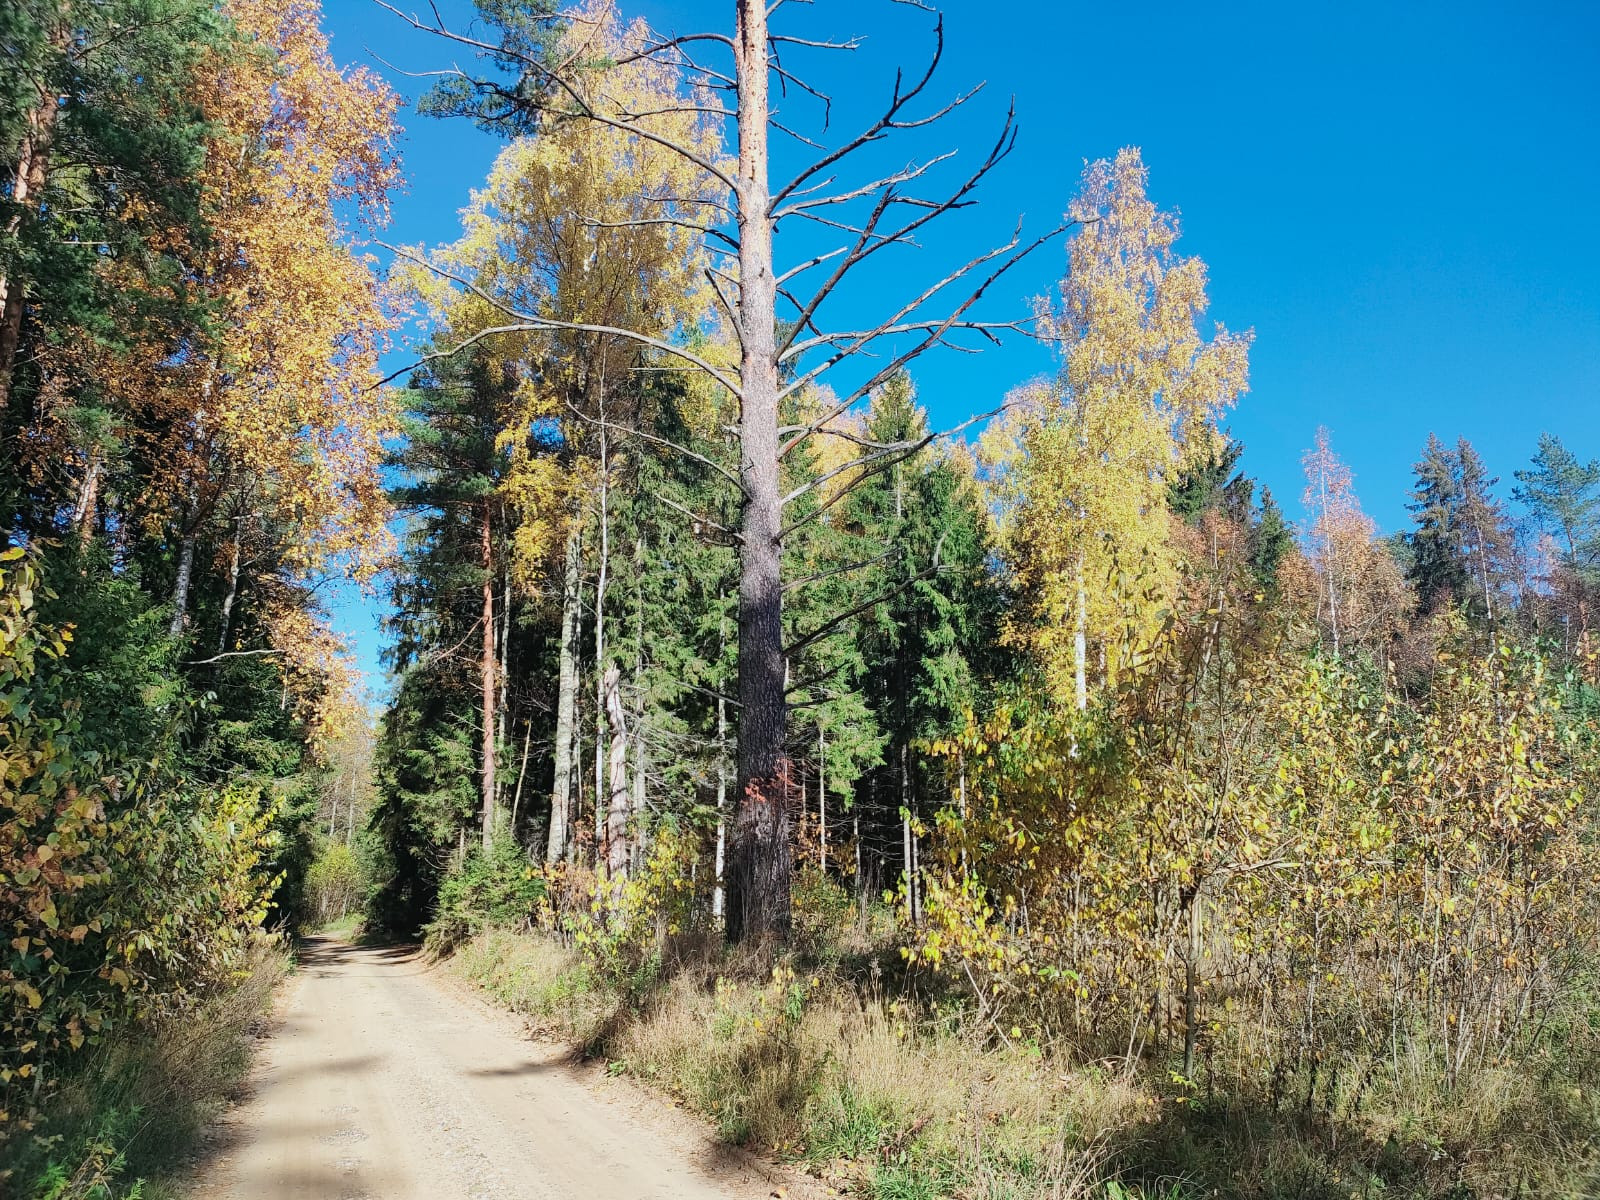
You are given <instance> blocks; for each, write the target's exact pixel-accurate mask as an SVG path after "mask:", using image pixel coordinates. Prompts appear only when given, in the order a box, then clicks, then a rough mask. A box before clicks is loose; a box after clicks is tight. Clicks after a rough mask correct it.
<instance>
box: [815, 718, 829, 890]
mask: <svg viewBox="0 0 1600 1200" xmlns="http://www.w3.org/2000/svg"><path fill="white" fill-rule="evenodd" d="M817 870H819V871H821V872H822V873H823V874H827V871H828V731H827V730H826V729H824V728H823V727H822V725H821V724H818V725H817Z"/></svg>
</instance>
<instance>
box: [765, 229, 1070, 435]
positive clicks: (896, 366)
mask: <svg viewBox="0 0 1600 1200" xmlns="http://www.w3.org/2000/svg"><path fill="white" fill-rule="evenodd" d="M1068 228H1070V224H1063V225H1058V226H1056V227H1055V228H1054V229H1052V230H1050V231H1049V232H1047V233H1044V234H1041V235H1040V236H1039V237H1037V238H1035V239H1034V240H1033V241H1032V242H1030V243H1029V244H1028V245H1026V246H1024V247H1022V248H1021V249H1020V250H1017V251H1016V252H1015V253H1013V254H1012V255H1011V257H1010V258H1008V259H1007V260H1006V261H1005V262H1003V263H1001V264H1000V266H998V267H997V268H996V269H995V270H993V271H992V272H990V273H989V275H988V277H987V278H985V279H984V280H983V282H982V283H980V284H979V285H978V286H977V287H976V288H975V289H973V291H972V292H971V293H970V294H969V295H968V296H967V298H966V300H964V301H963V302H962V303H961V305H960V306H959V307H958V308H956V310H955V311H954V312H952V313H951V314H950V315H949V316H948V317H946V318H945V319H944V320H943V321H942V322H940V323H939V325H938V326H937V327H935V328H934V329H933V330H932V331H931V332H929V333H928V335H927V336H926V337H925V338H923V339H922V340H921V341H920V342H918V343H917V344H916V345H914V346H912V347H911V348H910V349H909V350H906V351H904V352H902V353H901V354H899V355H897V356H896V357H895V358H894V359H893V360H892V361H891V362H890V363H889V364H888V365H887V366H885V367H883V368H882V369H881V370H879V371H878V372H877V373H876V374H875V375H873V376H872V378H871V379H869V380H867V381H866V382H865V383H864V384H862V385H861V386H860V387H858V388H856V389H855V390H854V391H853V392H851V393H850V394H849V395H848V396H846V397H845V398H844V399H843V400H841V401H840V402H839V403H838V404H837V405H836V406H835V407H834V408H833V409H832V410H831V411H830V412H829V413H828V414H826V415H824V416H823V417H821V418H819V419H818V420H817V421H815V422H813V423H812V425H811V426H810V427H809V428H808V429H807V431H806V432H804V433H800V434H796V435H795V436H794V437H793V438H791V439H790V440H789V441H788V442H786V443H785V444H784V445H783V446H782V447H781V448H780V450H779V452H778V453H779V457H780V458H781V457H782V456H784V455H786V454H788V453H789V451H790V450H792V449H794V447H795V446H797V445H798V444H800V442H802V441H804V440H805V439H806V438H808V437H810V436H811V434H812V433H814V432H816V430H817V429H819V428H821V427H822V426H823V425H826V424H827V423H828V422H829V421H831V420H833V419H834V418H835V417H837V416H838V415H839V414H841V413H843V412H845V411H847V410H848V409H849V408H850V406H851V405H853V404H854V403H855V402H856V401H857V400H859V399H861V397H863V396H865V395H867V394H868V393H869V392H870V391H871V390H872V389H873V388H875V387H877V386H879V385H880V384H881V383H883V382H884V381H885V380H887V379H889V378H891V377H892V376H893V375H894V374H895V372H896V371H898V370H900V369H901V368H902V367H904V366H905V365H906V364H907V363H909V362H911V361H912V360H913V359H915V358H917V357H919V356H920V355H922V354H924V353H926V352H927V351H928V350H929V349H931V348H932V347H933V346H935V345H938V344H940V343H941V342H943V341H944V338H945V336H946V335H947V334H948V333H950V332H952V331H954V330H959V329H961V328H963V327H964V324H965V323H963V322H962V319H961V318H962V315H963V314H964V313H965V312H966V311H967V310H968V309H970V308H971V307H972V306H973V305H974V304H976V303H977V302H978V301H979V300H980V299H982V298H983V295H984V293H985V292H987V291H988V290H989V288H990V287H991V286H992V285H993V284H994V282H995V280H997V279H999V278H1000V277H1001V276H1003V275H1004V274H1005V273H1006V272H1007V271H1009V270H1011V268H1012V267H1014V266H1016V265H1017V263H1019V262H1021V261H1022V260H1023V259H1024V258H1026V257H1027V256H1028V255H1030V254H1032V253H1033V252H1034V251H1035V250H1037V249H1038V248H1039V247H1040V246H1042V245H1044V244H1045V243H1046V242H1049V241H1052V240H1054V239H1055V238H1057V237H1059V236H1061V234H1063V233H1065V232H1066V230H1067V229H1068ZM1019 229H1020V226H1019ZM1017 241H1018V238H1017V237H1016V236H1013V237H1012V240H1011V242H1010V243H1009V244H1008V245H1006V246H1004V247H1001V248H1000V250H998V251H990V252H989V253H988V254H984V255H980V256H979V257H978V258H976V259H974V260H973V261H972V262H970V263H968V264H967V265H966V266H964V267H962V268H960V269H959V270H957V271H956V272H955V273H954V274H952V275H950V276H948V277H946V278H945V279H944V280H942V281H941V282H939V283H938V284H935V285H934V287H933V288H931V289H929V290H928V291H927V292H924V293H923V297H922V298H921V299H919V300H917V301H914V302H913V303H912V304H911V305H910V306H909V308H902V309H901V311H900V312H899V313H897V314H895V316H894V317H892V318H890V319H889V320H887V321H885V322H884V323H883V325H882V326H880V328H886V327H888V326H891V325H894V324H897V323H899V321H900V320H901V319H902V318H903V317H904V315H905V314H906V313H907V312H908V311H913V310H915V309H916V308H918V307H920V305H921V304H922V303H923V302H924V301H925V300H926V299H927V298H929V297H931V296H933V295H935V294H936V293H938V292H939V291H940V290H942V289H943V288H944V287H946V286H948V285H949V284H950V283H952V282H954V281H955V280H957V279H960V278H961V277H963V276H964V275H966V274H968V273H969V272H970V271H971V270H972V269H973V268H974V267H976V266H978V265H979V264H981V263H983V262H987V261H990V260H992V259H994V258H995V257H996V256H997V255H998V254H1003V253H1005V252H1006V251H1007V250H1010V249H1012V248H1013V247H1015V246H1016V245H1017ZM974 324H976V323H974ZM871 340H872V339H871V338H870V337H869V338H868V339H866V341H871ZM866 341H864V342H862V343H861V345H865V344H866ZM859 348H860V347H859V346H857V347H854V348H852V347H846V348H845V349H842V350H839V351H836V352H835V353H834V354H832V355H830V356H829V357H828V359H827V360H826V362H825V363H824V364H823V365H821V366H819V367H817V368H814V369H813V370H811V371H808V372H807V373H806V374H805V375H802V376H801V377H800V378H799V379H797V380H796V381H795V382H794V383H792V384H791V385H789V387H787V388H785V389H784V395H788V394H790V393H792V392H794V391H796V390H798V389H799V388H801V387H805V386H807V385H808V384H810V383H811V382H812V380H814V379H815V378H816V377H817V376H818V375H820V374H821V373H822V371H824V370H826V369H827V367H829V366H831V365H833V364H834V363H837V362H839V361H840V360H841V359H844V358H847V357H849V356H850V355H851V354H853V353H856V352H858V350H859Z"/></svg>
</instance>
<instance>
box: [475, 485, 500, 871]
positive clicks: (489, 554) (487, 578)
mask: <svg viewBox="0 0 1600 1200" xmlns="http://www.w3.org/2000/svg"><path fill="white" fill-rule="evenodd" d="M478 520H479V526H478V552H479V555H480V558H481V565H482V567H483V617H482V625H483V650H482V654H481V656H480V658H481V662H480V674H481V675H482V684H483V742H482V745H481V747H480V751H479V752H480V755H481V758H482V763H481V766H480V768H479V769H480V772H481V775H480V784H479V787H480V790H481V792H482V805H483V812H482V814H481V815H482V822H481V829H480V833H481V836H482V839H483V848H484V849H485V850H488V849H490V848H491V847H492V846H493V844H494V816H495V793H494V789H495V771H494V769H495V761H494V760H495V708H496V703H495V701H496V699H497V698H498V689H497V688H496V686H495V675H496V670H495V666H496V663H495V654H494V649H495V647H494V582H495V580H494V507H493V505H492V504H491V503H490V502H489V501H488V500H485V501H484V502H483V504H482V505H481V506H480V514H479V518H478Z"/></svg>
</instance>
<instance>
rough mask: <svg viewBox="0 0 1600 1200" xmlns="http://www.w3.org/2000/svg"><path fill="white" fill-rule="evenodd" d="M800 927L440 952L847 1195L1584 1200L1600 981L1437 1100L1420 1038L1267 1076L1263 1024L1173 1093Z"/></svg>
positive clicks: (657, 919) (1152, 1068)
mask: <svg viewBox="0 0 1600 1200" xmlns="http://www.w3.org/2000/svg"><path fill="white" fill-rule="evenodd" d="M683 911H685V912H687V911H688V910H687V909H684V910H683ZM548 915H549V913H548V910H547V911H546V916H547V917H548ZM796 922H797V929H798V930H799V933H798V935H797V938H796V943H795V948H794V949H792V950H790V951H787V952H784V953H782V954H779V955H776V956H773V955H770V954H767V955H763V954H761V953H758V952H754V951H751V950H749V949H745V950H742V951H729V950H728V949H727V948H726V947H725V946H724V945H723V943H722V941H721V939H720V938H717V937H714V936H711V935H709V933H707V932H705V931H697V930H683V929H678V930H677V931H676V932H668V930H669V929H672V928H674V925H673V918H672V917H671V915H670V913H669V914H667V915H663V912H662V910H660V909H652V910H651V912H650V913H649V920H648V922H647V923H648V925H649V926H650V930H651V932H650V933H649V934H645V935H643V936H641V937H640V938H638V939H637V940H634V941H632V942H629V943H628V944H626V945H618V944H611V945H606V946H601V945H597V944H596V943H595V942H594V941H593V940H591V939H589V938H586V937H585V934H584V926H585V920H584V919H583V918H582V917H580V918H579V919H578V920H577V921H576V922H571V921H569V922H567V923H566V926H565V930H564V931H563V929H561V928H559V927H557V928H551V927H548V926H547V927H545V928H533V927H530V926H528V925H526V924H524V925H523V926H522V927H521V928H509V927H506V926H505V925H495V924H493V923H488V924H485V925H482V926H480V927H479V928H478V929H477V931H476V932H475V933H470V934H467V935H466V938H465V940H464V941H462V942H460V943H459V944H456V945H453V946H452V945H449V944H448V939H446V940H444V941H443V942H441V941H439V940H437V939H436V948H438V949H440V950H441V951H443V952H445V953H447V954H448V955H449V962H450V968H451V969H452V970H453V971H454V972H455V973H457V974H458V975H460V976H461V977H463V978H465V979H467V980H469V981H470V982H472V983H473V984H475V985H477V986H478V987H480V988H482V989H483V990H484V991H485V992H487V993H488V994H489V996H491V997H492V998H493V999H494V1000H495V1001H496V1002H498V1003H499V1004H501V1005H503V1006H505V1007H506V1008H508V1009H510V1010H511V1011H513V1012H516V1013H518V1014H521V1015H523V1016H525V1017H527V1018H529V1019H530V1021H531V1022H532V1023H533V1024H534V1025H535V1027H536V1028H537V1029H538V1030H539V1031H540V1032H542V1033H544V1034H545V1035H547V1036H550V1037H553V1038H556V1039H559V1040H564V1041H567V1042H570V1043H571V1044H573V1045H574V1046H575V1047H577V1048H579V1049H580V1050H581V1052H582V1053H583V1054H584V1055H585V1056H586V1057H590V1058H599V1059H603V1060H604V1061H605V1062H606V1064H607V1067H608V1069H609V1070H610V1071H611V1072H612V1073H615V1074H627V1075H630V1076H633V1077H635V1078H637V1079H640V1080H643V1081H645V1082H646V1083H648V1084H649V1085H651V1086H653V1087H656V1088H658V1089H660V1090H661V1091H663V1092H664V1093H666V1094H668V1095H670V1096H672V1097H674V1098H675V1099H677V1100H679V1101H681V1102H682V1103H683V1104H684V1105H685V1106H687V1107H688V1108H689V1109H691V1110H692V1111H694V1112H695V1113H697V1114H699V1115H700V1116H701V1117H703V1118H705V1119H706V1120H707V1121H708V1122H710V1123H711V1124H712V1125H713V1126H714V1127H715V1129H716V1132H717V1136H718V1137H719V1138H721V1139H722V1140H724V1141H726V1142H728V1143H730V1144H735V1145H740V1146H747V1147H751V1148H753V1149H756V1150H758V1151H761V1152H765V1153H769V1154H772V1155H774V1156H775V1157H777V1158H778V1159H780V1160H782V1161H786V1162H790V1163H793V1164H796V1165H797V1166H798V1167H800V1168H801V1169H803V1170H804V1171H805V1172H807V1173H808V1174H810V1175H812V1176H814V1177H815V1178H817V1179H818V1180H820V1181H821V1182H822V1183H823V1184H824V1185H825V1186H827V1187H830V1188H833V1189H837V1191H838V1193H839V1194H843V1195H851V1196H865V1197H871V1198H873V1200H924V1198H925V1200H935V1198H937V1197H962V1198H965V1197H983V1198H986V1200H988V1198H994V1200H998V1198H1001V1197H1007V1198H1010V1197H1016V1198H1021V1197H1065V1198H1073V1197H1083V1198H1091V1197H1092V1198H1094V1200H1157V1198H1159V1200H1199V1198H1201V1197H1241V1198H1242V1197H1283V1198H1288V1197H1300V1198H1304V1200H1349V1198H1355V1197H1360V1198H1363V1200H1366V1198H1375V1197H1386V1198H1387V1197H1416V1198H1419V1200H1420V1198H1422V1197H1430V1198H1439V1200H1469V1198H1473V1200H1488V1198H1490V1197H1518V1196H1548V1197H1572V1198H1574V1200H1576V1198H1578V1197H1586V1196H1592V1195H1594V1194H1595V1193H1594V1189H1595V1188H1596V1186H1597V1185H1600V1143H1597V1141H1596V1136H1595V1131H1596V1129H1597V1128H1600V1090H1597V1089H1600V1025H1597V1020H1600V993H1597V992H1596V990H1595V988H1596V983H1597V980H1596V978H1595V977H1593V976H1590V977H1588V978H1587V979H1586V980H1584V981H1583V982H1581V983H1579V984H1577V985H1575V986H1574V987H1573V988H1572V991H1571V994H1570V995H1569V996H1568V997H1566V1004H1565V1007H1564V1009H1563V1010H1562V1011H1561V1012H1560V1013H1559V1014H1557V1015H1555V1016H1554V1017H1553V1019H1552V1020H1551V1022H1550V1023H1549V1025H1548V1026H1547V1028H1545V1029H1544V1030H1542V1031H1541V1032H1540V1033H1539V1034H1538V1035H1536V1036H1535V1037H1533V1038H1532V1039H1530V1041H1529V1043H1528V1049H1527V1051H1526V1052H1525V1053H1524V1054H1523V1055H1522V1056H1520V1057H1517V1058H1515V1059H1506V1060H1501V1061H1496V1062H1493V1063H1486V1064H1484V1065H1482V1066H1480V1067H1477V1068H1475V1069H1472V1070H1470V1071H1469V1072H1466V1073H1464V1074H1462V1075H1459V1076H1457V1077H1456V1078H1455V1079H1454V1080H1451V1079H1448V1078H1447V1077H1446V1072H1445V1071H1444V1069H1443V1067H1442V1066H1441V1064H1442V1062H1443V1061H1444V1060H1445V1058H1446V1056H1445V1055H1443V1054H1441V1053H1440V1047H1438V1046H1436V1045H1431V1044H1429V1042H1428V1041H1427V1038H1426V1035H1424V1034H1422V1033H1421V1032H1420V1031H1419V1032H1417V1033H1401V1034H1399V1035H1397V1037H1396V1039H1395V1040H1394V1042H1393V1043H1392V1044H1391V1046H1390V1047H1389V1050H1388V1052H1387V1053H1366V1054H1363V1053H1357V1052H1353V1051H1345V1052H1334V1051H1330V1052H1326V1053H1323V1054H1321V1055H1318V1056H1316V1057H1314V1058H1312V1059H1309V1060H1307V1061H1305V1062H1302V1063H1298V1064H1297V1063H1291V1062H1287V1061H1285V1060H1284V1059H1282V1058H1281V1057H1277V1058H1275V1057H1273V1056H1271V1055H1267V1054H1264V1053H1263V1052H1262V1046H1261V1044H1260V1042H1259V1040H1256V1039H1255V1038H1253V1037H1252V1031H1251V1030H1250V1029H1249V1026H1251V1025H1257V1026H1258V1027H1259V1028H1258V1031H1257V1032H1259V1031H1260V1030H1263V1029H1265V1027H1266V1026H1265V1021H1266V1019H1267V1018H1266V1014H1255V1015H1254V1017H1253V1018H1245V1017H1242V1016H1241V1017H1240V1018H1238V1019H1237V1020H1235V1021H1231V1022H1229V1023H1227V1024H1224V1022H1222V1021H1217V1022H1212V1023H1211V1024H1210V1026H1209V1030H1210V1033H1209V1037H1208V1046H1207V1049H1206V1052H1205V1053H1204V1055H1203V1058H1202V1061H1201V1065H1200V1067H1199V1068H1198V1070H1197V1071H1196V1075H1195V1077H1194V1078H1193V1079H1187V1078H1185V1077H1184V1076H1182V1075H1181V1073H1180V1071H1179V1067H1180V1066H1181V1050H1179V1049H1177V1048H1174V1049H1173V1051H1172V1052H1171V1053H1168V1054H1166V1055H1161V1054H1155V1055H1153V1056H1149V1057H1147V1059H1146V1060H1145V1061H1143V1062H1139V1061H1135V1060H1130V1059H1128V1058H1126V1057H1123V1056H1119V1055H1118V1054H1116V1053H1115V1052H1109V1053H1108V1052H1107V1051H1108V1049H1109V1045H1108V1044H1100V1045H1094V1044H1084V1043H1077V1044H1075V1043H1073V1042H1071V1041H1069V1040H1067V1039H1065V1038H1059V1037H1056V1038H1052V1037H1049V1036H1047V1035H1043V1034H1041V1033H1040V1032H1039V1031H1038V1030H1037V1028H1036V1029H1035V1031H1034V1032H1032V1033H1029V1032H1027V1031H1025V1030H1024V1029H1023V1028H1022V1027H1021V1026H1020V1025H1019V1026H1014V1027H1011V1028H1003V1027H1001V1026H999V1025H997V1024H996V1022H995V1021H994V1020H993V1019H992V1018H990V1017H989V1016H986V1015H985V1014H984V1013H983V1012H982V1011H981V1010H980V1009H979V1008H978V1007H977V1006H975V1005H974V1004H973V1003H972V1002H971V1000H970V997H967V996H963V995H962V994H961V993H960V992H958V991H957V990H955V989H954V988H952V987H951V986H950V985H949V982H948V981H946V980H942V979H941V978H940V977H939V976H938V975H937V974H935V973H934V972H932V971H930V970H928V969H926V968H918V967H916V966H915V965H908V963H907V961H906V955H905V954H903V953H902V952H901V950H900V947H901V945H902V944H903V942H904V935H905V931H904V930H902V929H900V928H899V927H898V923H897V920H896V917H895V914H894V912H893V910H892V909H891V908H889V907H888V906H885V905H882V904H869V905H868V906H867V907H866V908H865V909H862V908H861V907H859V906H858V905H857V904H856V903H855V902H854V901H853V899H852V898H851V896H850V894H849V893H848V891H847V890H846V889H845V888H844V887H842V886H840V885H839V884H838V883H836V882H834V881H831V880H827V879H824V878H822V877H821V876H820V875H818V874H817V873H815V872H803V873H802V877H801V879H800V880H799V882H798V885H797V890H796ZM458 928H460V927H458ZM1361 982H1362V983H1363V984H1364V985H1365V986H1368V987H1370V988H1372V989H1373V992H1374V994H1378V993H1380V992H1381V991H1382V989H1383V987H1384V985H1385V981H1384V980H1382V979H1377V978H1374V979H1369V980H1365V981H1361ZM1281 1016H1282V1015H1274V1017H1273V1019H1274V1020H1278V1019H1281ZM1114 1040H1116V1037H1115V1036H1113V1038H1112V1039H1109V1040H1108V1041H1114Z"/></svg>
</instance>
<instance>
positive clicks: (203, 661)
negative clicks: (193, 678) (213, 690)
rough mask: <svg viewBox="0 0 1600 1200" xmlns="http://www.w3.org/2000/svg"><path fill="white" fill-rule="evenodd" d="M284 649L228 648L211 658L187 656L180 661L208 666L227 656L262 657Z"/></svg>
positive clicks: (187, 665) (180, 663) (192, 664)
mask: <svg viewBox="0 0 1600 1200" xmlns="http://www.w3.org/2000/svg"><path fill="white" fill-rule="evenodd" d="M282 653H283V651H282V650H228V651H226V652H224V653H222V654H213V655H212V656H211V657H210V658H186V659H183V660H181V661H180V662H179V664H178V665H179V666H183V667H208V666H210V665H211V664H212V663H219V662H221V661H222V660H223V659H225V658H261V657H263V656H265V655H268V654H282Z"/></svg>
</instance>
